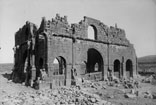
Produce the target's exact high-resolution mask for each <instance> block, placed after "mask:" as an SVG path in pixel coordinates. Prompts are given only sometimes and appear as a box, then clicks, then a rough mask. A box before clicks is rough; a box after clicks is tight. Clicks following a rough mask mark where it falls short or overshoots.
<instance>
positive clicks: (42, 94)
mask: <svg viewBox="0 0 156 105" xmlns="http://www.w3.org/2000/svg"><path fill="white" fill-rule="evenodd" d="M0 104H1V105H114V104H112V103H111V102H108V101H105V100H101V98H100V97H99V96H97V95H95V94H90V93H87V92H84V91H81V90H78V89H76V88H67V87H61V88H57V89H44V90H34V91H31V92H26V91H23V92H19V93H17V94H11V95H6V96H5V97H4V99H3V101H1V103H0Z"/></svg>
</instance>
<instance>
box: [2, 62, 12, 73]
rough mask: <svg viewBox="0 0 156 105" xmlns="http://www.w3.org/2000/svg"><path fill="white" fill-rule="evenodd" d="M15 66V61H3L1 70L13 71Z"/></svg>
mask: <svg viewBox="0 0 156 105" xmlns="http://www.w3.org/2000/svg"><path fill="white" fill-rule="evenodd" d="M12 68H13V63H1V64H0V72H4V71H11V70H12Z"/></svg>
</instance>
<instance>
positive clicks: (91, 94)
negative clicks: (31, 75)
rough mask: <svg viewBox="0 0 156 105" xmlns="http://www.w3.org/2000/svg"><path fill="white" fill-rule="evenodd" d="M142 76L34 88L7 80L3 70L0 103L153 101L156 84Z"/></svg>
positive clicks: (120, 104) (144, 104)
mask: <svg viewBox="0 0 156 105" xmlns="http://www.w3.org/2000/svg"><path fill="white" fill-rule="evenodd" d="M7 73H8V74H9V72H7ZM143 78H144V77H138V78H137V79H135V80H132V81H133V83H129V82H127V83H124V82H123V81H119V80H117V81H113V82H107V81H105V82H104V81H98V82H92V81H85V82H84V83H83V84H82V86H80V88H78V87H61V88H57V89H52V90H51V89H41V90H34V89H32V88H30V87H26V86H24V85H22V84H18V83H13V82H11V81H9V80H8V79H7V74H6V71H5V72H0V105H156V88H155V87H156V85H152V84H151V83H150V82H149V81H148V79H149V78H148V79H144V82H141V81H142V80H143ZM134 81H138V83H139V85H138V87H135V86H134ZM131 86H132V87H131Z"/></svg>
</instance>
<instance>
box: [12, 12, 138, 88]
mask: <svg viewBox="0 0 156 105" xmlns="http://www.w3.org/2000/svg"><path fill="white" fill-rule="evenodd" d="M31 27H32V25H30V24H29V25H28V23H27V24H26V25H25V26H23V28H22V29H20V30H19V31H18V32H17V33H16V36H15V46H16V47H18V46H19V49H18V51H17V53H16V55H15V62H16V63H15V65H16V68H18V70H19V72H20V70H21V69H22V70H23V67H24V64H25V60H24V59H25V57H24V56H25V53H26V55H28V54H27V53H28V52H26V51H27V50H28V40H30V39H31V38H32V34H31V32H30V31H31V30H30V29H32V28H31ZM88 27H92V28H93V30H94V39H89V35H88ZM34 33H35V37H34V38H35V43H34V44H32V45H34V46H35V49H33V50H32V49H30V52H31V53H30V56H29V57H30V59H29V63H30V65H31V66H32V64H33V63H32V62H33V59H32V55H33V54H34V55H35V67H36V68H35V69H36V70H35V72H36V76H35V75H34V76H35V78H37V76H38V73H39V69H42V68H45V69H46V73H47V81H48V83H53V84H54V85H58V84H59V85H60V84H63V83H64V82H65V84H63V85H68V86H69V85H71V82H72V75H73V74H72V69H76V72H77V75H78V77H80V78H85V79H90V80H94V79H99V80H101V79H102V80H103V79H106V78H107V76H108V70H112V71H114V70H115V66H114V65H115V61H117V62H119V64H118V65H117V66H120V68H119V70H118V72H117V73H120V77H125V78H126V77H128V72H127V68H129V67H130V68H131V69H128V70H130V71H131V72H132V75H131V76H132V77H135V76H136V69H137V66H136V64H137V62H136V54H135V49H134V48H133V45H132V44H131V43H130V42H129V41H128V40H127V38H126V35H125V31H124V30H123V29H120V28H118V27H117V26H115V27H113V26H111V27H108V26H107V25H105V24H103V23H102V22H101V21H99V20H96V19H93V18H90V17H84V19H83V20H81V21H80V22H79V23H78V24H77V23H74V24H71V25H69V24H68V21H67V17H66V16H64V17H60V16H59V15H58V14H57V15H56V17H55V18H53V19H52V20H51V21H50V20H48V21H47V20H46V19H45V18H43V19H42V22H41V25H40V27H39V29H37V30H36V31H34ZM31 41H32V40H31ZM90 49H91V50H90ZM89 51H91V52H89ZM89 54H91V55H95V56H97V58H98V59H99V60H97V61H96V62H97V63H98V69H99V70H100V71H96V72H91V73H90V72H88V71H87V72H86V69H88V68H89V67H90V66H89V63H88V62H91V63H90V64H92V63H95V62H94V60H96V57H91V58H90V59H91V60H92V61H89V60H90V59H89ZM58 57H60V58H59V59H63V60H64V61H65V73H64V74H61V75H55V74H54V70H55V69H56V67H57V66H56V65H55V64H54V60H55V58H57V59H58ZM127 62H128V63H127ZM127 64H128V66H127ZM92 66H93V67H94V66H95V65H94V64H92ZM93 69H94V68H93ZM113 73H114V75H116V74H115V73H116V72H113ZM120 77H119V78H120Z"/></svg>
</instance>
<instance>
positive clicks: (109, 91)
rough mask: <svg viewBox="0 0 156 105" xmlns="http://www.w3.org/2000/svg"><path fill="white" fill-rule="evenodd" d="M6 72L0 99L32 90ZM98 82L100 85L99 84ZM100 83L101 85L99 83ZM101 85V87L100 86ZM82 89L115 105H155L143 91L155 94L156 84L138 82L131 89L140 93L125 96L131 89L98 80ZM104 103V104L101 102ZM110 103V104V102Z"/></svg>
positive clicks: (2, 75) (2, 76) (0, 85)
mask: <svg viewBox="0 0 156 105" xmlns="http://www.w3.org/2000/svg"><path fill="white" fill-rule="evenodd" d="M6 73H8V74H9V73H11V72H10V71H9V70H6V71H1V72H0V101H2V100H3V99H4V97H5V96H6V95H8V94H16V93H17V92H22V91H28V92H33V91H35V90H34V89H32V88H30V87H26V86H24V85H22V84H18V83H13V82H10V81H8V79H7V77H6ZM139 79H140V78H138V81H140V80H141V79H140V80H139ZM99 84H100V85H99ZM101 84H102V85H101ZM101 86H102V87H101ZM81 89H82V90H83V91H87V92H89V93H91V94H97V95H99V96H100V98H101V99H102V100H106V101H109V102H111V103H113V104H115V105H156V99H153V97H152V98H148V97H147V98H145V97H144V95H143V93H145V92H150V93H151V94H156V85H152V84H150V83H140V87H139V88H137V89H133V90H135V91H139V93H140V94H141V95H139V96H135V97H129V98H126V97H125V94H126V93H130V91H131V90H132V89H125V88H124V87H123V86H119V87H115V86H108V85H106V84H104V83H103V82H99V83H98V86H96V87H87V86H86V87H82V88H81ZM103 105H105V104H103ZM111 105H112V104H111Z"/></svg>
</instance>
